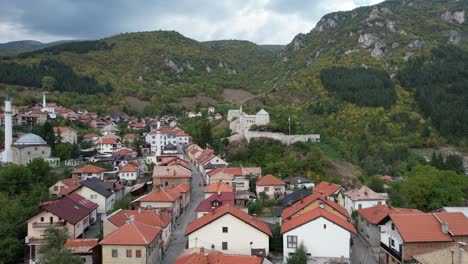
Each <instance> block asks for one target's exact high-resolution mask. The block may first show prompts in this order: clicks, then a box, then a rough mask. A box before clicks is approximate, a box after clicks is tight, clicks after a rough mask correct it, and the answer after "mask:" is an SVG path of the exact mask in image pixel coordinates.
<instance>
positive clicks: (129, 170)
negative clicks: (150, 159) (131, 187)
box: [119, 163, 139, 181]
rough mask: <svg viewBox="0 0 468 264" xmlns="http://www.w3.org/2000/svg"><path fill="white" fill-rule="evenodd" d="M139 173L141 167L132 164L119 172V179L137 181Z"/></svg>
mask: <svg viewBox="0 0 468 264" xmlns="http://www.w3.org/2000/svg"><path fill="white" fill-rule="evenodd" d="M138 173H139V167H138V166H135V165H134V164H132V163H129V164H127V165H125V166H124V167H123V168H122V169H120V171H119V179H121V180H126V181H136V179H137V177H138Z"/></svg>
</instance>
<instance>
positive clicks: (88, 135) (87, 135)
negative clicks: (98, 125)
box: [83, 134, 99, 139]
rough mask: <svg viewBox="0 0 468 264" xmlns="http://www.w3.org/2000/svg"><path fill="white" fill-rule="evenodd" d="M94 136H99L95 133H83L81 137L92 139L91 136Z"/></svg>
mask: <svg viewBox="0 0 468 264" xmlns="http://www.w3.org/2000/svg"><path fill="white" fill-rule="evenodd" d="M94 137H99V136H98V135H96V134H85V135H84V136H83V138H86V139H92V138H94Z"/></svg>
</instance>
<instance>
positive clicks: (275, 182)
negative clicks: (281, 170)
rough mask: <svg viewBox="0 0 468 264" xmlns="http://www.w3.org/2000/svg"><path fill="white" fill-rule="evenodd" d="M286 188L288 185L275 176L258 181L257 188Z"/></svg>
mask: <svg viewBox="0 0 468 264" xmlns="http://www.w3.org/2000/svg"><path fill="white" fill-rule="evenodd" d="M278 185H281V186H284V185H286V184H285V183H284V182H283V181H282V180H280V179H278V178H276V177H275V176H273V175H271V174H268V175H265V176H263V177H261V178H260V179H258V180H257V186H278Z"/></svg>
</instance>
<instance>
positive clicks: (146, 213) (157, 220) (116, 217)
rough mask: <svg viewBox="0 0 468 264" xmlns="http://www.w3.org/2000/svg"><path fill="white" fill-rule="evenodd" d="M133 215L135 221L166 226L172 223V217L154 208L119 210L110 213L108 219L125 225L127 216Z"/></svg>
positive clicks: (113, 222)
mask: <svg viewBox="0 0 468 264" xmlns="http://www.w3.org/2000/svg"><path fill="white" fill-rule="evenodd" d="M131 216H133V219H134V220H133V221H135V222H141V223H143V224H147V225H153V226H157V227H161V228H164V227H166V226H168V225H169V224H170V223H171V220H172V217H171V216H170V215H167V214H162V213H159V214H158V213H156V212H155V211H153V210H140V211H139V210H119V211H116V212H115V213H113V214H112V215H110V216H109V217H108V218H107V220H108V221H109V222H111V223H112V224H113V225H115V226H117V227H120V226H123V225H125V222H126V221H127V218H129V217H131Z"/></svg>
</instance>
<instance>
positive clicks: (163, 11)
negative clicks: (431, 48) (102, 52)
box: [0, 0, 381, 44]
mask: <svg viewBox="0 0 468 264" xmlns="http://www.w3.org/2000/svg"><path fill="white" fill-rule="evenodd" d="M377 2H381V1H379V0H360V1H359V0H341V1H340V0H314V1H310V0H302V1H300V0H242V1H239V0H224V1H221V0H220V1H212V0H177V1H167V0H148V1H144V0H141V1H138V0H15V1H11V0H0V6H1V7H2V8H1V9H0V42H6V41H13V40H21V39H36V40H40V41H52V40H58V39H96V38H102V37H106V36H111V35H115V34H118V33H121V32H133V31H152V30H159V29H162V30H176V31H179V32H180V33H182V34H184V35H185V36H188V37H191V38H194V39H196V40H200V41H205V40H213V39H246V40H251V41H254V42H257V43H269V44H286V43H288V42H289V41H290V40H291V39H292V38H293V37H294V36H295V35H296V34H298V33H300V32H308V31H310V30H311V29H312V28H313V27H314V26H315V23H316V22H317V21H318V20H319V19H320V17H321V16H323V15H325V14H326V13H328V12H332V11H338V10H349V9H352V8H355V7H357V6H360V5H368V4H374V3H377Z"/></svg>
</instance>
